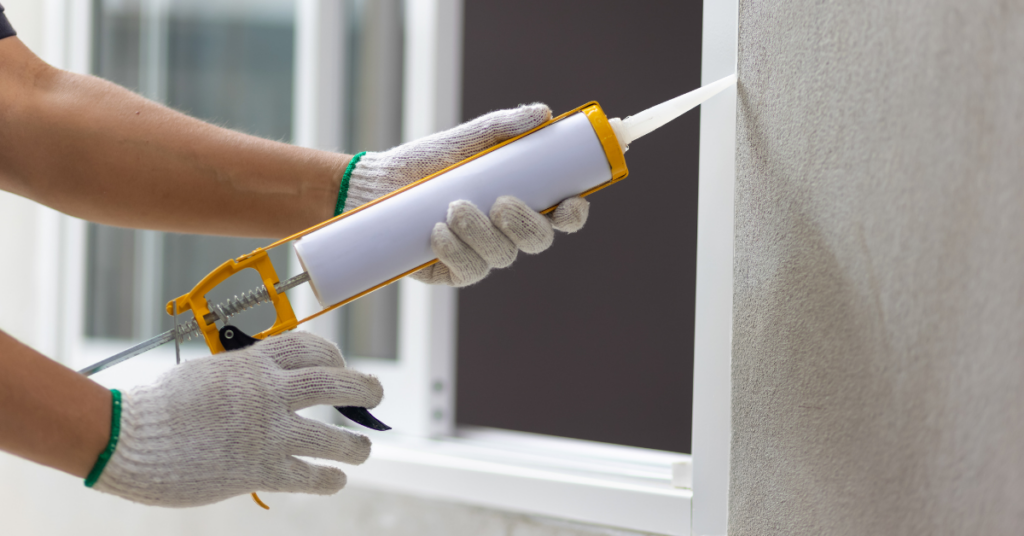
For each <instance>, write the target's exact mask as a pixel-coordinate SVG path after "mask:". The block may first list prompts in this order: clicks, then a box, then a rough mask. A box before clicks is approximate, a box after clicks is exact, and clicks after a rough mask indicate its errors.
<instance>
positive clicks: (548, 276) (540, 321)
mask: <svg viewBox="0 0 1024 536" xmlns="http://www.w3.org/2000/svg"><path fill="white" fill-rule="evenodd" d="M701 15H702V14H701V3H700V2H660V1H653V0H647V1H636V2H628V3H623V2H612V1H607V0H604V1H591V0H587V1H584V0H575V1H561V2H545V1H543V0H524V1H520V2H499V1H494V0H487V1H477V2H467V3H466V11H465V46H464V54H465V56H464V66H463V68H464V85H463V91H464V93H463V95H464V101H463V117H464V119H471V118H473V117H476V116H478V115H480V114H483V113H486V112H488V111H490V110H494V109H498V108H507V107H511V106H515V105H517V104H519V103H528V102H535V101H539V102H545V103H547V104H548V105H549V106H551V108H552V111H553V112H554V113H555V114H559V113H562V112H565V111H567V110H570V109H572V108H575V107H577V106H579V105H581V104H584V103H586V102H587V101H590V100H597V101H599V102H600V103H601V105H602V106H603V107H604V109H605V110H606V111H607V112H608V114H609V116H611V117H615V116H623V117H624V116H627V115H629V114H631V113H636V112H638V111H640V110H643V109H644V108H647V107H649V106H651V105H654V104H657V103H659V102H662V101H664V100H667V99H669V98H672V97H674V96H677V95H679V94H682V93H684V92H686V91H689V90H691V89H694V88H696V87H698V86H699V85H700V54H701ZM666 57H672V58H674V61H673V62H672V63H671V64H666V63H664V59H665V58H666ZM698 134H699V116H698V114H697V113H696V112H692V113H690V114H688V115H686V116H684V117H683V118H681V119H678V120H676V121H675V122H674V123H672V124H670V125H668V126H666V127H664V128H662V129H660V130H659V131H658V132H656V133H654V134H651V135H650V136H648V137H645V138H643V139H642V140H639V141H637V142H636V143H635V144H634V145H633V147H632V148H631V149H630V151H629V153H627V157H626V159H627V163H628V165H629V167H630V177H629V178H628V179H626V180H625V181H624V182H623V183H621V184H619V185H616V186H613V187H611V188H608V189H606V190H604V191H602V192H599V193H597V194H595V195H594V196H593V197H591V198H590V200H591V202H592V209H591V214H590V221H589V222H588V223H587V226H586V228H584V229H583V231H582V232H580V233H578V234H575V235H568V236H567V235H564V234H559V236H558V238H557V239H556V241H555V245H554V247H553V248H552V249H550V250H549V251H546V252H544V253H542V254H540V255H537V256H530V255H520V257H519V259H518V260H517V261H516V263H515V264H514V265H513V266H512V267H511V268H510V269H507V270H499V271H497V272H495V273H493V274H492V275H491V276H490V277H489V278H488V279H486V280H485V281H483V282H482V283H480V284H478V285H474V286H471V287H469V288H466V289H463V290H461V291H460V294H459V350H458V352H459V357H458V396H457V400H458V405H457V411H458V421H459V422H460V423H463V424H474V425H483V426H493V427H499V428H508V429H514V430H523V431H529V432H537V433H543V434H551V435H559V436H566V437H574V438H581V439H590V440H596V441H605V442H611V443H620V444H625V445H635V446H640V447H650V448H656V449H663V450H670V451H677V452H689V450H690V421H691V404H692V374H693V308H694V282H695V269H696V222H697V219H696V215H697V151H698Z"/></svg>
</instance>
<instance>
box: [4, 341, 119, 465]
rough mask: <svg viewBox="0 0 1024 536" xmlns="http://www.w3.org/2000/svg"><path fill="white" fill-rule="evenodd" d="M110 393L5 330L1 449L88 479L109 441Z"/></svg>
mask: <svg viewBox="0 0 1024 536" xmlns="http://www.w3.org/2000/svg"><path fill="white" fill-rule="evenodd" d="M110 405H111V397H110V392H109V391H107V390H106V389H104V388H103V387H102V386H100V385H99V384H97V383H96V382H93V381H92V380H90V379H88V378H86V377H84V376H81V375H79V374H77V373H75V372H74V371H72V370H71V369H68V368H67V367H64V366H62V365H60V364H58V363H55V362H53V361H51V360H49V359H47V358H46V357H45V356H43V355H41V354H39V353H38V352H36V351H35V350H32V349H31V348H29V347H28V346H25V345H24V344H21V343H20V342H18V341H17V340H15V339H14V338H13V337H11V336H9V335H7V334H6V333H4V332H2V331H0V450H4V451H7V452H10V453H11V454H15V455H17V456H21V457H22V458H26V459H29V460H32V461H34V462H37V463H41V464H43V465H48V466H50V467H53V468H56V469H60V470H61V471H64V472H66V473H70V474H72V475H75V476H78V477H82V478H85V476H86V475H87V474H88V473H89V470H90V469H91V468H92V466H93V464H95V463H96V459H97V457H99V455H100V452H102V451H103V449H104V448H105V447H106V446H107V441H108V440H109V438H110V412H111V409H110Z"/></svg>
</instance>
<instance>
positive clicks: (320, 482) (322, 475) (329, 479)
mask: <svg viewBox="0 0 1024 536" xmlns="http://www.w3.org/2000/svg"><path fill="white" fill-rule="evenodd" d="M310 480H311V482H310V485H311V488H312V489H311V490H310V493H314V494H316V495H334V494H335V493H338V492H339V491H341V490H342V489H344V488H345V486H346V485H347V484H348V475H346V474H345V472H344V471H342V470H341V469H338V468H337V467H328V466H326V465H316V466H314V468H313V474H312V478H311V479H310Z"/></svg>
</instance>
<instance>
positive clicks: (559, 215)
mask: <svg viewBox="0 0 1024 536" xmlns="http://www.w3.org/2000/svg"><path fill="white" fill-rule="evenodd" d="M589 215H590V202H589V201H587V200H586V199H583V198H582V197H570V198H569V199H566V200H565V201H562V202H561V203H559V204H558V207H557V208H556V209H555V210H554V212H552V213H551V226H552V227H554V228H555V229H556V230H559V231H562V232H563V233H575V232H576V231H579V230H580V229H582V228H583V226H584V225H585V224H586V223H587V217H588V216H589Z"/></svg>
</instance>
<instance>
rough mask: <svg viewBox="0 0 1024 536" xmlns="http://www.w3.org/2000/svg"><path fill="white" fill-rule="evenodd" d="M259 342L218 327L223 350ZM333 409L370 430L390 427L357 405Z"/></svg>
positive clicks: (227, 328)
mask: <svg viewBox="0 0 1024 536" xmlns="http://www.w3.org/2000/svg"><path fill="white" fill-rule="evenodd" d="M258 342H260V340H259V339H254V338H252V337H250V336H248V335H246V334H245V333H242V330H240V329H238V328H236V327H235V326H224V327H222V328H220V343H221V344H222V345H224V349H225V350H241V349H242V348H245V347H248V346H252V345H254V344H256V343H258ZM334 409H336V410H338V411H339V412H341V414H342V415H344V416H346V417H348V419H349V420H350V421H352V422H354V423H356V424H359V425H362V426H365V427H367V428H369V429H371V430H380V431H382V432H383V431H385V430H390V429H391V427H390V426H388V425H386V424H384V423H382V422H380V421H379V420H378V419H377V417H374V416H373V415H371V414H370V412H369V411H368V410H367V409H366V408H361V407H359V406H334Z"/></svg>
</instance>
